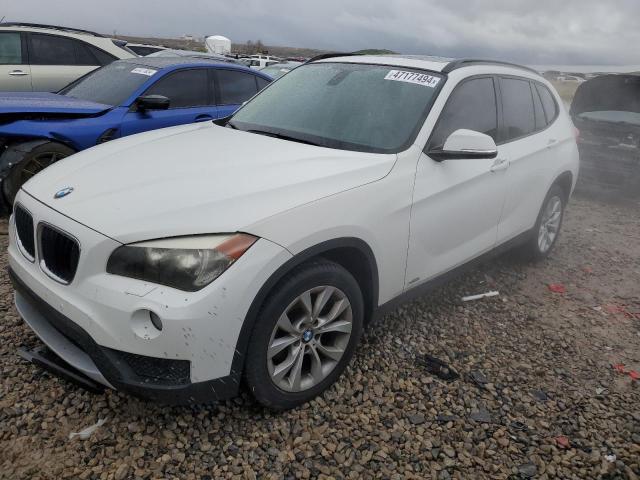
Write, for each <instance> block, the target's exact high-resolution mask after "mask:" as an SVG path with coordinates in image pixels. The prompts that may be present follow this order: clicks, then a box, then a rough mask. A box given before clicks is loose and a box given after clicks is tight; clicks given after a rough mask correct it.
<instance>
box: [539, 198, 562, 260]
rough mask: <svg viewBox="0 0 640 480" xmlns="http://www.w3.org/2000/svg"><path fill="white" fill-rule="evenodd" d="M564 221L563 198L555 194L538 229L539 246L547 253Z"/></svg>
mask: <svg viewBox="0 0 640 480" xmlns="http://www.w3.org/2000/svg"><path fill="white" fill-rule="evenodd" d="M561 221H562V199H561V198H560V197H559V196H557V195H554V196H552V197H551V198H549V200H548V201H547V204H546V205H545V207H544V210H543V212H542V218H541V219H540V229H539V230H538V248H539V249H540V252H541V253H546V252H547V251H548V250H549V249H550V248H551V246H552V245H553V242H555V240H556V237H557V236H558V231H559V230H560V222H561Z"/></svg>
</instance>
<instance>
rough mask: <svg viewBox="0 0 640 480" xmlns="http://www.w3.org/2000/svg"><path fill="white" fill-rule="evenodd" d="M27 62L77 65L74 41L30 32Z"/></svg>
mask: <svg viewBox="0 0 640 480" xmlns="http://www.w3.org/2000/svg"><path fill="white" fill-rule="evenodd" d="M30 38H31V49H30V50H29V62H30V63H31V64H32V65H77V64H78V63H77V61H76V42H75V40H72V39H70V38H66V37H58V36H56V35H42V34H39V33H31V34H30Z"/></svg>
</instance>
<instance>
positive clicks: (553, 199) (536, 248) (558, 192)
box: [525, 185, 567, 260]
mask: <svg viewBox="0 0 640 480" xmlns="http://www.w3.org/2000/svg"><path fill="white" fill-rule="evenodd" d="M566 198H567V195H566V194H565V192H564V190H562V188H560V187H559V186H558V185H554V186H552V187H551V189H550V190H549V192H548V193H547V196H546V197H545V199H544V202H542V208H541V209H540V213H539V214H538V218H537V221H536V225H535V227H534V229H533V234H532V235H531V239H530V240H529V242H528V243H527V244H526V245H525V254H526V255H527V256H528V257H529V258H531V259H532V260H542V259H544V258H546V257H547V256H548V255H549V253H551V250H552V249H553V247H554V246H555V244H556V242H557V241H558V237H559V235H560V228H561V227H562V220H563V219H564V209H565V206H566Z"/></svg>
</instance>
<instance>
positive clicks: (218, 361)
mask: <svg viewBox="0 0 640 480" xmlns="http://www.w3.org/2000/svg"><path fill="white" fill-rule="evenodd" d="M577 174H578V151H577V148H576V141H575V132H574V128H573V125H572V123H571V121H570V119H569V118H568V116H567V114H566V113H565V111H564V109H563V107H562V102H561V100H560V98H559V97H558V95H557V94H556V93H555V91H554V90H553V88H552V87H551V86H550V85H549V83H548V82H547V81H546V80H544V79H543V78H542V77H540V76H539V75H538V74H536V73H535V72H533V71H530V70H528V69H527V68H524V67H519V66H515V65H509V64H502V63H497V62H485V61H473V60H457V61H449V60H443V59H439V58H431V57H406V56H342V57H327V58H320V59H316V60H314V61H311V62H309V63H307V64H305V65H303V66H301V67H298V68H296V69H294V70H292V71H291V73H289V74H288V75H286V76H284V77H282V78H281V79H280V80H278V81H277V82H274V83H273V84H272V85H271V86H269V87H268V88H266V89H264V90H263V91H262V92H261V93H259V94H258V95H257V96H256V97H254V98H253V99H252V100H251V101H250V102H249V103H247V104H246V105H245V106H244V107H243V108H241V109H240V110H239V111H238V112H237V113H236V114H235V115H233V117H231V118H230V119H225V120H224V121H219V122H218V124H214V123H207V124H203V123H199V124H193V125H187V126H179V127H174V128H168V129H164V130H157V131H153V132H149V133H144V134H141V135H135V136H132V137H128V138H124V139H122V140H116V141H113V142H109V143H108V144H105V145H102V146H98V147H94V148H91V149H89V150H86V151H84V152H81V153H78V154H76V155H73V156H71V157H69V158H67V159H65V160H63V161H60V162H58V163H56V164H54V165H53V166H51V167H49V168H47V169H46V170H45V171H44V172H42V173H40V174H39V175H37V176H36V177H34V178H33V179H32V180H30V181H29V182H27V183H26V184H25V185H24V187H23V189H22V190H21V191H20V193H19V194H18V197H17V199H16V203H15V208H14V212H13V216H12V219H11V222H10V235H11V242H10V246H9V260H10V269H11V277H12V279H13V281H14V284H15V289H16V306H17V308H18V311H19V312H20V314H21V316H22V317H23V318H24V320H25V321H26V322H27V323H28V324H29V325H30V326H31V328H32V329H33V330H34V331H35V332H36V333H37V334H38V336H39V337H40V338H41V339H42V340H43V341H44V343H46V345H48V347H49V349H50V350H48V351H47V354H46V355H44V354H43V353H42V351H40V352H31V353H30V354H29V355H30V358H33V359H34V360H36V361H38V362H39V363H40V364H46V365H47V366H48V367H49V368H53V369H55V370H57V371H58V373H61V374H65V375H67V376H73V377H74V378H76V379H78V378H82V379H84V380H86V381H87V382H88V381H89V380H90V381H92V382H97V383H99V384H102V385H106V386H108V387H112V388H116V389H118V390H123V391H127V392H131V393H133V394H136V395H139V396H142V397H145V398H149V399H157V400H160V401H164V402H170V403H190V402H206V401H213V400H218V399H222V398H227V397H230V396H233V395H235V394H236V393H237V391H238V388H239V385H240V381H241V379H242V378H244V379H245V380H246V384H247V385H248V387H249V389H250V390H251V392H252V393H253V395H254V396H255V398H256V399H257V400H258V401H259V402H261V403H262V404H264V405H266V406H269V407H272V408H275V409H283V408H291V407H294V406H297V405H300V404H302V403H303V402H306V401H308V400H309V399H311V398H313V397H314V396H316V395H318V394H319V393H320V392H322V391H323V390H325V389H326V388H327V387H329V386H330V385H331V384H332V383H334V382H335V381H336V379H337V378H338V377H339V375H340V374H341V373H342V372H343V370H344V369H345V367H346V366H347V364H348V363H349V361H350V359H351V357H352V355H353V353H354V350H355V348H356V345H357V344H358V340H359V339H360V336H361V333H362V330H363V327H365V326H366V324H367V323H368V322H370V321H371V320H372V319H373V318H375V317H377V316H379V315H380V314H381V313H383V312H385V311H388V309H389V308H392V307H393V306H394V305H397V304H398V302H399V301H402V300H406V299H408V298H411V297H412V296H414V295H417V294H420V293H421V292H424V291H425V290H426V289H428V288H429V287H431V286H433V285H434V284H435V283H436V281H437V280H438V279H442V278H443V276H445V275H446V276H447V277H448V276H449V275H448V274H451V273H455V272H458V271H460V270H461V269H462V268H464V267H465V266H468V265H469V264H470V262H473V261H474V260H477V259H479V258H482V257H485V256H486V255H487V254H490V253H492V252H495V251H496V250H497V249H499V248H504V247H506V246H513V245H516V244H519V245H520V246H521V247H522V248H524V249H526V250H527V251H528V252H529V253H530V254H531V255H532V256H533V257H535V258H543V257H545V256H546V255H547V254H548V253H549V251H550V250H551V249H552V247H553V245H554V243H555V242H556V240H557V239H558V233H559V230H560V226H561V223H562V218H563V212H564V209H565V206H566V204H567V201H568V199H569V197H570V195H571V192H572V190H573V187H574V184H575V181H576V178H577ZM51 351H53V352H55V355H57V357H55V358H58V357H60V358H62V359H63V360H64V361H65V362H66V363H62V362H57V363H56V362H55V361H52V360H51V358H52V355H51ZM44 357H46V358H44ZM54 363H55V364H56V365H53V364H54Z"/></svg>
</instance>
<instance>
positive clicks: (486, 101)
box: [429, 77, 498, 149]
mask: <svg viewBox="0 0 640 480" xmlns="http://www.w3.org/2000/svg"><path fill="white" fill-rule="evenodd" d="M461 128H464V129H468V130H474V131H476V132H480V133H484V134H486V135H489V136H490V137H492V138H493V139H494V140H496V139H497V134H498V108H497V106H496V92H495V88H494V86H493V79H492V78H489V77H483V78H474V79H471V80H467V81H465V82H463V83H462V84H460V85H459V86H458V87H456V89H455V90H454V91H453V93H452V94H451V96H450V97H449V100H448V101H447V104H446V105H445V107H444V109H443V110H442V113H441V114H440V119H439V120H438V123H437V125H436V128H435V130H434V132H433V134H432V135H431V139H430V141H429V148H434V149H438V148H442V147H443V146H444V143H445V142H446V141H447V138H448V137H449V135H451V134H452V133H453V132H455V131H456V130H459V129H461Z"/></svg>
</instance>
